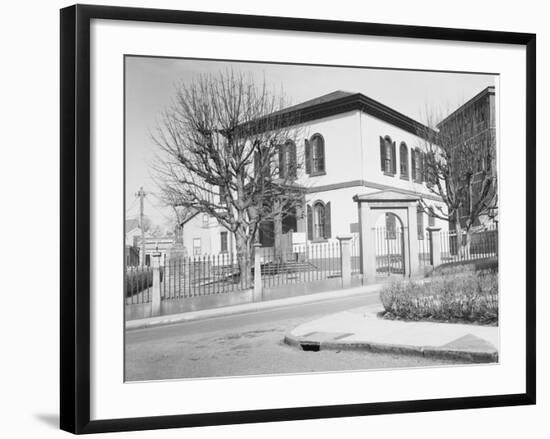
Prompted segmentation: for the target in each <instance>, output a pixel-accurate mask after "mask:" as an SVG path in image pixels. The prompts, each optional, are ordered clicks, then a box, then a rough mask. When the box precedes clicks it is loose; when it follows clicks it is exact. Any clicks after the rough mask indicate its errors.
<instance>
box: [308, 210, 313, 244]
mask: <svg viewBox="0 0 550 439" xmlns="http://www.w3.org/2000/svg"><path fill="white" fill-rule="evenodd" d="M307 239H309V240H310V241H311V240H312V239H313V212H312V209H311V206H310V205H309V204H308V205H307Z"/></svg>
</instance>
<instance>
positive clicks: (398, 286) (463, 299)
mask: <svg viewBox="0 0 550 439" xmlns="http://www.w3.org/2000/svg"><path fill="white" fill-rule="evenodd" d="M380 299H381V301H382V304H383V305H384V310H385V311H384V316H383V317H384V318H389V319H401V320H413V321H419V320H427V321H440V322H452V323H476V324H483V325H497V324H498V275H497V274H496V273H494V272H493V271H486V270H483V271H477V272H476V271H473V270H471V271H470V270H464V271H460V272H456V271H455V272H446V273H445V274H444V275H438V276H434V277H432V278H430V280H427V281H409V282H394V283H392V284H390V285H388V286H386V287H384V288H383V289H382V291H381V292H380Z"/></svg>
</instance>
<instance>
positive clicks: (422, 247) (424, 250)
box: [418, 232, 431, 267]
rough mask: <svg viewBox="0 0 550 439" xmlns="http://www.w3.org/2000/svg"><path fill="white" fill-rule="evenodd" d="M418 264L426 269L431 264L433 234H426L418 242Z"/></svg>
mask: <svg viewBox="0 0 550 439" xmlns="http://www.w3.org/2000/svg"><path fill="white" fill-rule="evenodd" d="M418 264H419V266H420V267H425V266H427V265H430V264H431V234H430V233H429V232H425V233H424V234H423V235H422V239H419V240H418Z"/></svg>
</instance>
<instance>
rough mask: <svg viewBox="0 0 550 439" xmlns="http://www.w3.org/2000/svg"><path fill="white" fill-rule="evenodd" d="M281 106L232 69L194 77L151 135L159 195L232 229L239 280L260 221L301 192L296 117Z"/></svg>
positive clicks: (246, 274) (244, 276)
mask: <svg viewBox="0 0 550 439" xmlns="http://www.w3.org/2000/svg"><path fill="white" fill-rule="evenodd" d="M283 108H285V102H284V98H283V97H282V96H281V95H277V94H276V93H273V92H271V91H270V90H269V89H268V87H267V85H266V83H265V80H264V81H263V82H262V83H256V82H254V80H253V78H252V77H248V76H245V75H244V74H242V73H236V72H234V71H226V72H223V73H220V74H219V75H205V76H199V77H197V78H196V79H195V80H193V81H192V82H189V83H182V84H180V85H179V86H178V87H177V90H176V94H175V99H174V101H173V104H172V106H171V107H169V108H168V109H166V110H165V111H164V113H163V117H162V121H161V123H160V124H159V126H158V129H157V132H156V134H155V135H154V136H153V140H154V142H155V143H156V145H157V146H158V147H159V149H160V153H159V154H158V158H157V163H156V166H155V172H156V178H157V181H158V182H159V184H160V186H161V190H162V192H163V194H164V199H165V201H166V202H167V203H168V204H170V205H172V206H175V207H177V206H182V207H185V208H186V209H189V210H192V211H194V212H201V213H206V214H208V215H211V216H213V217H214V218H216V220H217V221H218V223H219V224H221V225H222V226H223V227H225V228H226V229H227V230H228V231H230V232H231V233H233V234H234V237H235V244H236V250H237V259H238V263H239V269H240V274H241V276H240V278H241V282H242V283H243V284H244V285H245V286H248V285H250V283H251V282H250V281H251V276H250V274H251V262H252V246H253V244H254V241H255V239H256V237H257V233H258V230H259V227H260V224H261V223H262V222H263V221H269V220H273V219H274V218H276V217H277V216H279V217H280V215H284V213H285V212H287V211H289V209H290V208H291V207H293V206H296V205H297V204H298V203H299V202H300V201H301V198H302V193H301V192H300V190H298V189H297V186H296V185H295V184H294V179H295V177H296V170H297V168H299V164H298V160H297V158H296V153H295V152H296V146H295V145H296V139H297V136H298V131H297V130H296V129H295V128H293V126H294V125H295V124H296V122H297V121H296V120H295V115H292V114H289V113H288V112H283V111H281V110H282V109H283ZM285 145H286V146H285ZM292 145H294V147H293V148H292V147H291V146H292ZM283 152H284V153H286V154H290V155H291V156H292V157H290V160H286V157H287V156H286V155H282V153H283ZM292 152H294V154H293V155H292Z"/></svg>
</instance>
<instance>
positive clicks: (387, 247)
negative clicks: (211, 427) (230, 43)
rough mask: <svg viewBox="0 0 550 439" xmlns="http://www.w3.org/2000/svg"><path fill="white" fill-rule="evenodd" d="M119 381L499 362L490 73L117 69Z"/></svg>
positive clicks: (190, 66) (495, 87) (191, 66)
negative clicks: (120, 134) (120, 98)
mask: <svg viewBox="0 0 550 439" xmlns="http://www.w3.org/2000/svg"><path fill="white" fill-rule="evenodd" d="M123 81H124V103H123V108H124V170H123V173H124V242H123V243H121V254H122V248H123V254H124V292H123V295H121V297H120V300H121V301H123V302H124V380H125V381H126V382H136V381H155V380H182V379H206V378H213V377H217V378H222V377H244V376H265V375H271V376H273V375H289V374H312V373H331V372H344V371H349V372H352V371H366V370H369V371H371V372H370V373H372V374H376V373H377V371H379V370H381V369H390V370H393V369H403V368H423V369H426V368H442V367H445V368H446V367H483V366H484V365H487V364H498V363H499V361H500V359H499V350H500V342H501V340H500V332H499V308H500V300H499V221H500V216H499V190H500V189H499V86H500V77H499V74H498V72H459V71H441V70H439V71H430V70H412V69H397V68H385V67H384V66H373V67H364V66H361V67H359V66H350V65H346V66H341V65H315V64H293V63H280V62H279V63H275V62H272V63H270V62H259V61H258V62H254V61H246V62H245V61H240V60H227V59H224V60H222V59H201V58H183V57H182V58H178V57H163V56H147V55H132V54H126V55H125V56H124V78H123Z"/></svg>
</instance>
